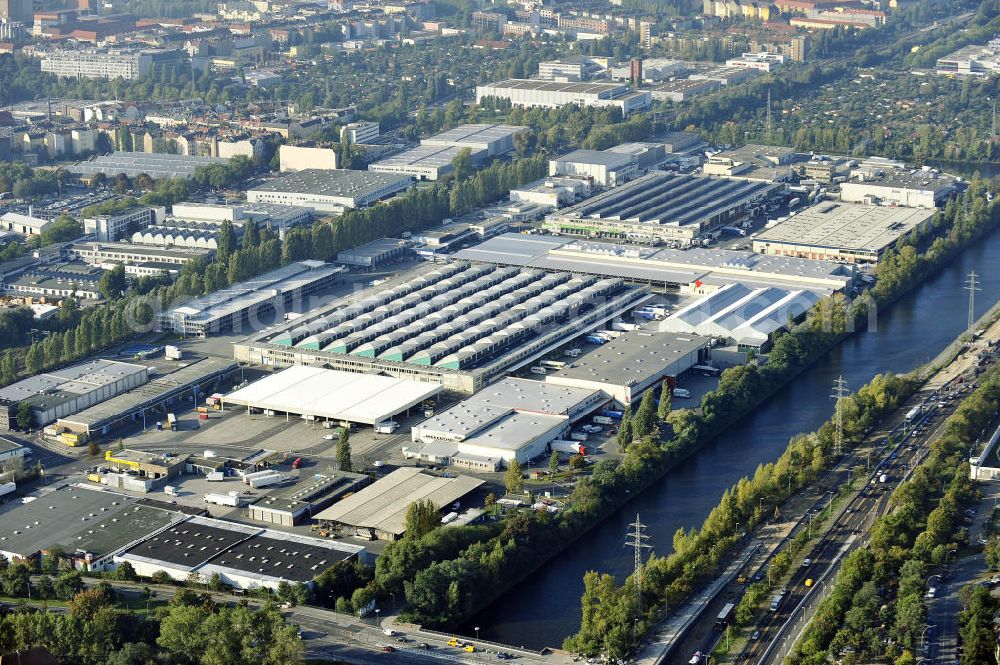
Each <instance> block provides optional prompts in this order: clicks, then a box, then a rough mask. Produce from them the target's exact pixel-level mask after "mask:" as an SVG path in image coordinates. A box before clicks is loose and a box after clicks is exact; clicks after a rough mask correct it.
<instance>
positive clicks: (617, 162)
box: [552, 150, 635, 168]
mask: <svg viewBox="0 0 1000 665" xmlns="http://www.w3.org/2000/svg"><path fill="white" fill-rule="evenodd" d="M552 161H553V162H556V163H569V164H595V165H599V166H605V167H607V168H615V167H619V168H620V167H623V166H628V165H629V164H631V163H632V162H634V161H635V158H634V157H633V156H632V154H629V153H622V152H614V151H611V150H574V151H573V152H571V153H569V154H568V155H563V156H562V157H555V158H553V159H552Z"/></svg>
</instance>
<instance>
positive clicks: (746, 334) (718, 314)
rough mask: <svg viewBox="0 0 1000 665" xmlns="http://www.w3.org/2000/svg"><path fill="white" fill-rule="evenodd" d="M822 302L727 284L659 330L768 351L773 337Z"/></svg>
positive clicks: (806, 294)
mask: <svg viewBox="0 0 1000 665" xmlns="http://www.w3.org/2000/svg"><path fill="white" fill-rule="evenodd" d="M818 300H819V295H818V294H817V293H815V292H813V291H806V290H798V291H791V290H788V289H781V288H777V287H773V286H769V287H762V288H756V289H753V288H750V287H747V286H744V285H743V284H735V283H732V284H726V285H725V286H723V287H722V288H720V289H719V290H717V291H714V292H712V293H710V294H708V295H706V296H705V297H703V298H701V299H699V300H697V301H695V302H693V303H691V304H690V305H687V306H685V307H683V308H681V309H680V310H678V311H676V312H674V313H673V314H671V315H670V316H669V317H667V318H666V319H664V320H663V321H661V322H660V327H659V328H660V330H661V331H663V332H670V333H694V334H697V335H705V336H710V337H717V338H721V339H723V340H725V341H726V342H727V343H729V344H733V345H736V346H737V347H738V348H739V349H740V350H753V351H761V350H765V348H766V346H767V345H768V343H769V342H770V341H771V337H772V335H774V333H776V332H778V331H779V330H783V329H784V328H786V327H787V325H788V322H789V321H790V320H791V321H795V320H798V319H800V318H802V317H803V316H805V313H806V312H807V311H809V309H811V308H812V306H813V305H815V304H816V302H817V301H818Z"/></svg>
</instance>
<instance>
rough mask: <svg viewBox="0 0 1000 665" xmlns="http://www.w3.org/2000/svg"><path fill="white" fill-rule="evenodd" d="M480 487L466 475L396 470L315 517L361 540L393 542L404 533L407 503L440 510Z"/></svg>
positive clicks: (479, 483) (481, 482) (407, 469)
mask: <svg viewBox="0 0 1000 665" xmlns="http://www.w3.org/2000/svg"><path fill="white" fill-rule="evenodd" d="M482 484H483V481H482V480H479V479H478V478H472V477H469V476H454V477H450V478H445V477H442V476H434V475H431V474H429V473H425V472H423V471H421V470H420V469H414V468H402V469H396V470H395V471H393V472H392V473H390V474H389V475H387V476H385V477H384V478H380V479H379V480H377V481H375V482H374V483H372V484H371V485H369V486H368V487H366V488H364V489H363V490H361V491H360V492H357V493H355V494H352V495H351V496H349V497H347V498H345V499H341V500H340V501H339V502H337V503H335V504H334V505H332V506H330V507H329V508H327V509H326V510H324V511H322V512H320V513H318V514H316V515H315V518H316V520H318V521H319V522H320V523H322V524H327V525H329V526H330V527H331V528H334V529H338V530H345V531H347V532H348V533H352V534H357V535H360V536H362V537H365V538H378V539H379V540H397V539H399V538H400V537H401V536H402V535H403V534H404V533H406V509H407V508H408V507H409V505H410V503H411V502H413V501H418V500H423V501H430V502H431V503H433V504H434V505H435V506H440V507H442V508H444V507H447V506H449V505H452V504H453V502H456V501H459V500H460V499H462V498H464V497H465V496H467V495H468V494H469V493H471V492H472V491H474V490H475V489H476V488H477V487H479V486H480V485H482Z"/></svg>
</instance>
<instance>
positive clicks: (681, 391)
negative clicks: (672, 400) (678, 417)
mask: <svg viewBox="0 0 1000 665" xmlns="http://www.w3.org/2000/svg"><path fill="white" fill-rule="evenodd" d="M674 397H680V398H682V399H687V398H688V397H691V391H690V390H687V389H686V388H674Z"/></svg>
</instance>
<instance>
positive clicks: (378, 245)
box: [337, 238, 410, 268]
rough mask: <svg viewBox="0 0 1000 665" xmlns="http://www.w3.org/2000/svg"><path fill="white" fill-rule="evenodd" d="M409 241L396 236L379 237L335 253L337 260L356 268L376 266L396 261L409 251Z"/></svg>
mask: <svg viewBox="0 0 1000 665" xmlns="http://www.w3.org/2000/svg"><path fill="white" fill-rule="evenodd" d="M409 248H410V243H409V242H407V241H406V240H400V239H398V238H379V239H378V240H372V241H371V242H368V243H365V244H364V245H361V246H360V247H355V248H353V249H345V250H344V251H342V252H340V253H338V254H337V262H338V263H343V264H344V265H347V266H353V267H356V268H376V267H378V266H383V265H385V264H386V263H391V262H393V261H398V260H399V259H401V258H403V257H404V256H406V255H407V254H408V253H409Z"/></svg>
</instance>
